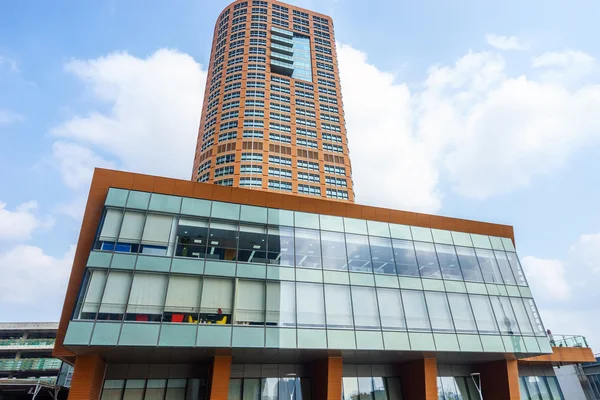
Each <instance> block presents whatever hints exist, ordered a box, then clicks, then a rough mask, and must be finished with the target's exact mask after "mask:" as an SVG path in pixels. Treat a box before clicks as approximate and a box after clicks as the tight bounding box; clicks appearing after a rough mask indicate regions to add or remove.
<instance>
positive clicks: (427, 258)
mask: <svg viewBox="0 0 600 400" xmlns="http://www.w3.org/2000/svg"><path fill="white" fill-rule="evenodd" d="M414 245H415V251H416V253H417V262H418V264H419V271H420V272H421V277H423V278H437V279H441V277H442V276H441V273H440V267H439V264H438V259H437V255H436V252H435V247H434V245H433V243H423V242H414Z"/></svg>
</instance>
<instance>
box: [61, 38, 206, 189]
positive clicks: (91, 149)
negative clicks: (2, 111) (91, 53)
mask: <svg viewBox="0 0 600 400" xmlns="http://www.w3.org/2000/svg"><path fill="white" fill-rule="evenodd" d="M66 71H67V72H68V73H70V74H73V75H74V76H75V77H77V78H78V79H80V80H81V81H82V82H84V83H85V84H86V85H87V87H88V89H89V94H90V96H91V97H92V98H93V99H94V100H96V101H98V102H101V103H106V104H107V105H108V106H109V111H108V112H100V111H97V110H96V111H91V112H89V113H88V114H87V115H85V116H74V117H73V118H71V119H69V120H68V121H65V122H64V123H62V124H60V125H59V126H58V127H56V128H55V129H53V131H52V133H53V134H54V135H56V136H58V137H61V138H62V140H63V141H67V143H62V142H58V143H56V144H55V155H56V153H57V152H58V153H59V154H58V155H57V157H56V158H57V159H58V162H59V164H60V166H61V170H62V171H63V178H64V180H65V182H66V183H67V185H69V186H70V187H78V186H80V185H83V184H84V183H85V182H86V181H88V180H89V177H90V172H91V170H92V168H93V167H94V166H101V165H103V164H104V166H106V163H108V164H109V166H112V167H118V168H121V169H126V170H132V171H135V172H141V173H149V174H157V175H166V176H171V177H178V178H185V179H189V177H190V176H191V169H192V163H193V156H194V150H195V148H196V133H195V132H197V130H198V124H199V121H200V113H201V110H202V98H203V95H204V84H205V80H206V71H205V70H204V69H203V68H202V66H201V65H200V64H198V63H196V62H195V61H194V60H193V59H192V57H190V56H189V55H187V54H182V53H179V52H177V51H174V50H168V49H163V50H158V51H156V52H155V53H154V54H152V55H151V56H149V57H148V58H145V59H141V58H137V57H134V56H132V55H129V54H127V53H113V54H110V55H108V56H106V57H102V58H98V59H93V60H75V61H71V62H69V63H68V64H67V65H66ZM99 154H102V156H100V155H99ZM108 159H110V160H113V159H114V160H115V161H107V160H108ZM80 165H82V166H83V170H82V171H79V168H78V167H79V166H80Z"/></svg>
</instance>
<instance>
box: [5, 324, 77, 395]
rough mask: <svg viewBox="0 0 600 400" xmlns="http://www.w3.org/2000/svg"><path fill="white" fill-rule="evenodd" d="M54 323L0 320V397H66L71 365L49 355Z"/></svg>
mask: <svg viewBox="0 0 600 400" xmlns="http://www.w3.org/2000/svg"><path fill="white" fill-rule="evenodd" d="M57 329H58V323H55V322H15V323H12V322H9V323H0V399H2V400H10V399H24V398H28V399H31V398H32V397H33V395H34V394H36V393H37V397H36V398H39V399H42V398H56V399H58V398H61V399H63V398H66V394H67V392H68V387H69V386H70V383H71V382H70V380H71V375H72V367H71V366H69V365H68V364H66V363H63V362H62V361H61V360H59V359H57V358H54V357H52V349H53V348H54V342H55V339H56V331H57Z"/></svg>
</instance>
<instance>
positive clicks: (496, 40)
mask: <svg viewBox="0 0 600 400" xmlns="http://www.w3.org/2000/svg"><path fill="white" fill-rule="evenodd" d="M485 40H486V42H487V43H488V44H489V45H490V46H492V47H495V48H497V49H500V50H525V49H527V46H526V45H525V44H524V43H522V42H521V41H520V40H519V38H518V37H516V36H501V35H493V34H489V35H485Z"/></svg>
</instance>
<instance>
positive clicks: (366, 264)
mask: <svg viewBox="0 0 600 400" xmlns="http://www.w3.org/2000/svg"><path fill="white" fill-rule="evenodd" d="M346 249H347V252H348V266H349V267H350V271H355V272H370V271H372V270H373V268H372V266H371V252H370V250H369V238H368V236H363V235H353V234H346Z"/></svg>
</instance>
